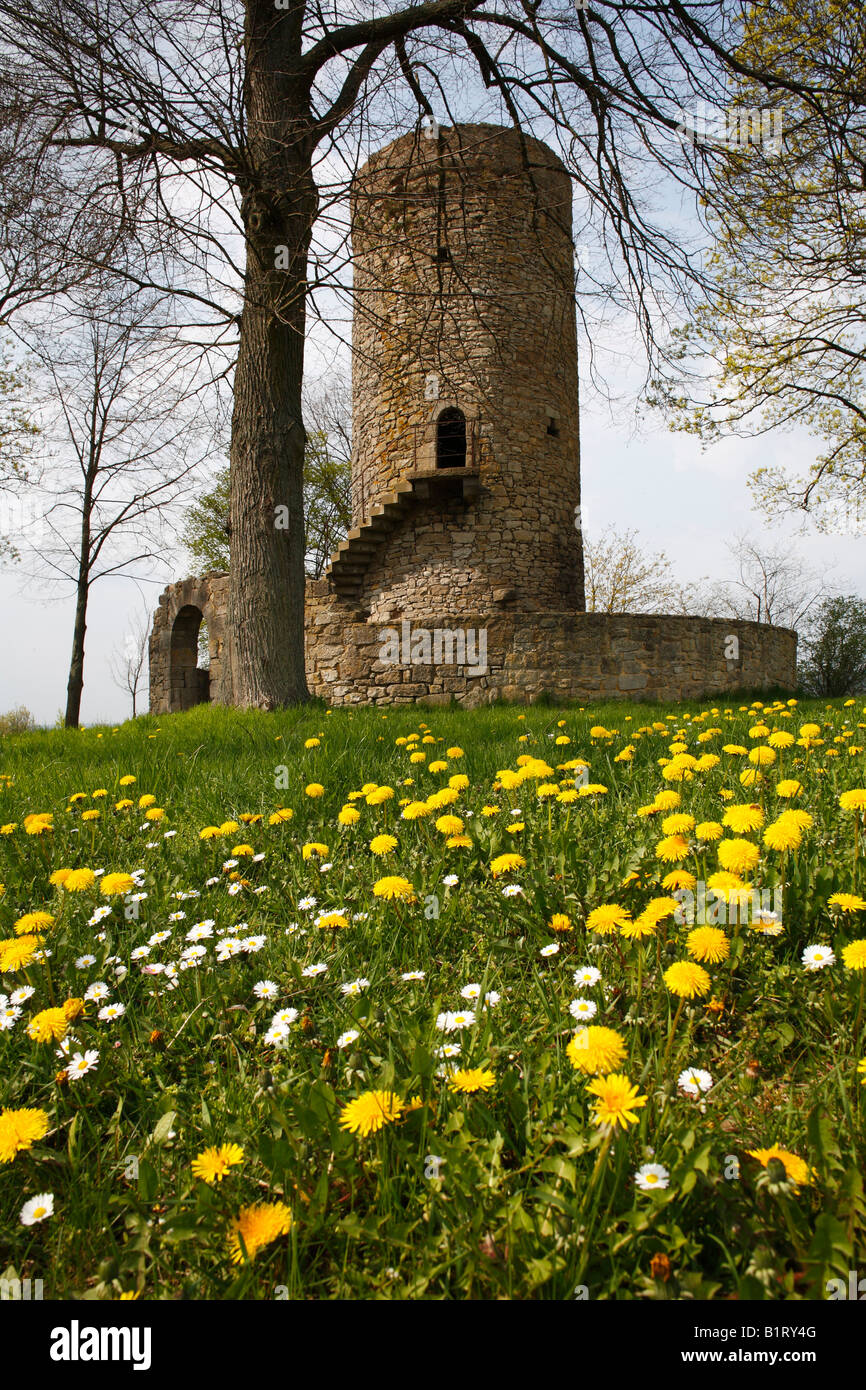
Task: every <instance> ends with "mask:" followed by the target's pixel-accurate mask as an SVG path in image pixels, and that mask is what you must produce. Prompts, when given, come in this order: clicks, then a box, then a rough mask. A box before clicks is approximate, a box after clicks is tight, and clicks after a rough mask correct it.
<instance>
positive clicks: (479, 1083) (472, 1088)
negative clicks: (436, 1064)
mask: <svg viewBox="0 0 866 1390" xmlns="http://www.w3.org/2000/svg"><path fill="white" fill-rule="evenodd" d="M495 1084H496V1077H495V1076H494V1074H493V1072H492V1071H483V1070H482V1069H481V1068H480V1067H463V1068H461V1069H460V1070H458V1071H455V1072H452V1074H451V1076H450V1077H449V1079H448V1088H449V1090H451V1091H458V1092H460V1093H461V1094H462V1095H474V1094H475V1092H476V1091H489V1090H490V1088H491V1086H494V1085H495Z"/></svg>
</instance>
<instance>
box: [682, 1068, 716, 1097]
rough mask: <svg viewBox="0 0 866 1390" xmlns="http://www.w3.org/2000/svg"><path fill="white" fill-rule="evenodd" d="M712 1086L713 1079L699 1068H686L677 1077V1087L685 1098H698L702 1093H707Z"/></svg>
mask: <svg viewBox="0 0 866 1390" xmlns="http://www.w3.org/2000/svg"><path fill="white" fill-rule="evenodd" d="M712 1084H713V1078H712V1077H711V1076H710V1073H709V1072H708V1071H703V1070H702V1069H701V1068H700V1067H687V1068H686V1070H685V1071H681V1072H680V1074H679V1076H678V1077H677V1085H678V1086H679V1088H680V1090H681V1091H685V1093H686V1095H687V1096H699V1095H701V1094H702V1092H704V1091H708V1090H709V1089H710V1087H711V1086H712Z"/></svg>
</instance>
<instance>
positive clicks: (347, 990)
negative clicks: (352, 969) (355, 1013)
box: [340, 977, 370, 995]
mask: <svg viewBox="0 0 866 1390" xmlns="http://www.w3.org/2000/svg"><path fill="white" fill-rule="evenodd" d="M369 987H370V981H369V980H367V979H364V978H363V977H361V978H360V979H357V980H347V981H346V983H345V984H342V985H340V989H341V990H342V992H343V994H349V995H356V994H360V993H361V992H362V990H365V989H369Z"/></svg>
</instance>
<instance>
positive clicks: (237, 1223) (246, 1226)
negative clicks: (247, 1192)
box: [229, 1202, 292, 1265]
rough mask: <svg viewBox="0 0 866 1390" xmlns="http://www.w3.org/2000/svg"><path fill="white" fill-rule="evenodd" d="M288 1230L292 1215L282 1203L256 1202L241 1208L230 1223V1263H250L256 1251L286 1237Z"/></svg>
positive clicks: (290, 1226) (290, 1225)
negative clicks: (253, 1204) (248, 1261)
mask: <svg viewBox="0 0 866 1390" xmlns="http://www.w3.org/2000/svg"><path fill="white" fill-rule="evenodd" d="M291 1228H292V1213H291V1212H290V1211H289V1208H288V1207H287V1206H286V1204H285V1202H259V1203H258V1204H257V1205H256V1206H252V1207H242V1208H241V1211H240V1212H239V1213H238V1215H237V1216H236V1217H235V1218H234V1219H233V1221H232V1225H231V1231H230V1233H229V1250H230V1251H231V1257H232V1263H233V1264H236V1265H238V1264H242V1263H243V1261H244V1259H245V1258H246V1259H250V1260H254V1259H255V1257H256V1255H257V1254H258V1252H259V1250H261V1249H262V1247H263V1246H265V1245H270V1244H271V1242H272V1241H275V1240H276V1239H277V1238H278V1237H279V1236H284V1235H288V1233H289V1231H290V1230H291Z"/></svg>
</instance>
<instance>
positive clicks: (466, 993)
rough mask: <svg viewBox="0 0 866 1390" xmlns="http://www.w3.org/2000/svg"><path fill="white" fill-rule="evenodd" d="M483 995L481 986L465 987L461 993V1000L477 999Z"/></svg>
mask: <svg viewBox="0 0 866 1390" xmlns="http://www.w3.org/2000/svg"><path fill="white" fill-rule="evenodd" d="M480 993H481V986H480V985H464V986H463V988H462V989H461V991H460V998H461V999H477V998H478V996H479V994H480Z"/></svg>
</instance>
